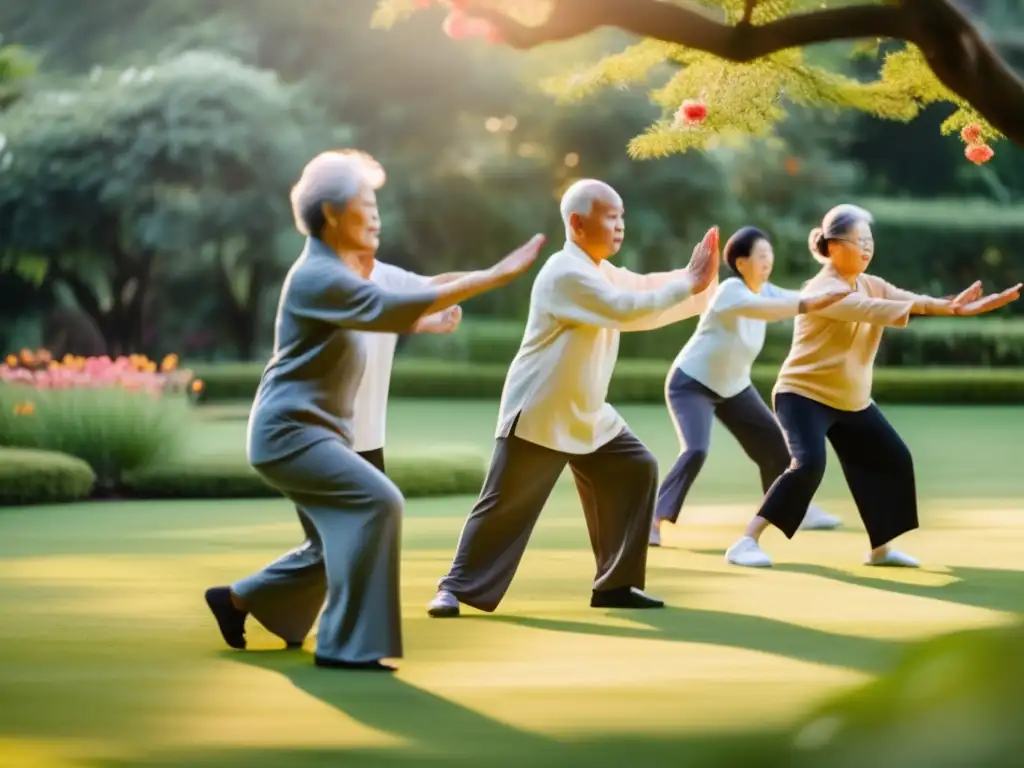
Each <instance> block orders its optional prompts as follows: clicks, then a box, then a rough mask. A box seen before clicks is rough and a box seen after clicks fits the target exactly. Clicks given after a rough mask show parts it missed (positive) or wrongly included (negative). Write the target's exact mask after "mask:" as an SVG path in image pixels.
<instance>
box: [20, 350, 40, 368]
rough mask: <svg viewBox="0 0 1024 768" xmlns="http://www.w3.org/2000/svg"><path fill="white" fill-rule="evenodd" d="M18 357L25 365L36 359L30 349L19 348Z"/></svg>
mask: <svg viewBox="0 0 1024 768" xmlns="http://www.w3.org/2000/svg"><path fill="white" fill-rule="evenodd" d="M19 357H20V358H21V362H22V363H24V364H25V365H32V363H34V362H35V361H36V356H35V355H34V354H32V350H31V349H23V350H21V352H20V354H19Z"/></svg>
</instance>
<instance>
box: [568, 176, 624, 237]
mask: <svg viewBox="0 0 1024 768" xmlns="http://www.w3.org/2000/svg"><path fill="white" fill-rule="evenodd" d="M594 203H602V204H604V205H608V206H612V207H615V208H621V207H622V198H621V197H619V193H618V192H616V191H615V190H614V189H612V187H611V185H610V184H605V183H604V182H603V181H598V180H597V179H580V180H579V181H577V182H575V183H574V184H573V185H572V186H570V187H569V188H568V189H567V190H565V192H564V193H563V194H562V206H561V208H562V223H563V224H565V229H566V232H569V231H571V225H570V222H569V219H570V218H571V217H572V215H573V214H574V213H578V214H579V215H580V216H584V217H586V216H589V215H590V214H591V213H592V212H593V210H594Z"/></svg>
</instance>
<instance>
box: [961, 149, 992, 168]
mask: <svg viewBox="0 0 1024 768" xmlns="http://www.w3.org/2000/svg"><path fill="white" fill-rule="evenodd" d="M964 154H965V155H966V156H967V159H968V160H970V161H971V162H972V163H974V164H975V165H982V164H983V163H987V162H988V161H989V160H991V159H992V158H993V157H994V156H995V154H996V153H995V152H993V151H992V147H990V146H989V145H988V144H971V145H970V146H968V147H967V149H965V150H964Z"/></svg>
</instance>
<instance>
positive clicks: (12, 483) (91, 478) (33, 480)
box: [0, 448, 96, 507]
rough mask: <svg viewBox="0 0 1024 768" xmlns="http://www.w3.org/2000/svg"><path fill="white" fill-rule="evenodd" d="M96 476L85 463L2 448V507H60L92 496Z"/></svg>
mask: <svg viewBox="0 0 1024 768" xmlns="http://www.w3.org/2000/svg"><path fill="white" fill-rule="evenodd" d="M95 482H96V476H95V474H93V471H92V467H90V466H89V465H88V464H87V463H86V462H84V461H82V460H81V459H77V458H75V457H74V456H68V455H67V454H63V453H56V452H53V451H39V450H35V449H32V448H0V506H3V507H11V506H22V505H27V504H60V503H64V502H69V501H80V500H82V499H86V498H88V497H89V494H90V493H92V489H93V485H94V484H95Z"/></svg>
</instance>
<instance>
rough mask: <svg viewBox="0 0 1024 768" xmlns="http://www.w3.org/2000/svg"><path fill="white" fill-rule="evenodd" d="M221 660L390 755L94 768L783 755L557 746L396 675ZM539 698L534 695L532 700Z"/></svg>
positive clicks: (658, 761) (691, 746) (294, 751)
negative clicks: (254, 671) (283, 688)
mask: <svg viewBox="0 0 1024 768" xmlns="http://www.w3.org/2000/svg"><path fill="white" fill-rule="evenodd" d="M222 658H224V659H225V660H229V661H232V662H236V663H240V664H245V665H247V666H251V667H256V668H259V669H263V670H267V671H270V672H276V673H279V674H281V675H283V676H284V677H286V678H287V679H288V680H289V681H291V683H292V684H293V685H295V687H297V688H298V689H300V690H302V691H304V692H305V693H307V694H309V695H310V696H313V697H314V698H316V699H318V700H319V701H321V702H323V703H324V704H327V705H329V706H331V707H334V708H335V709H337V710H338V711H340V712H343V713H344V714H345V715H347V716H349V717H351V718H353V719H355V720H357V721H359V722H360V723H362V724H363V725H366V726H368V727H370V728H373V729H376V730H379V731H381V732H384V733H387V734H389V735H391V736H394V737H397V738H399V739H402V740H404V741H405V742H406V746H404V747H399V748H376V749H373V748H358V749H345V748H337V749H324V748H312V747H311V748H309V749H301V748H288V749H237V748H203V749H197V750H185V751H177V750H176V751H174V752H167V753H164V754H151V755H148V756H145V757H137V758H130V759H123V760H107V761H102V762H98V763H96V765H97V766H101V767H102V768H130V767H134V768H143V767H145V768H171V766H182V765H188V766H189V767H190V768H214V767H216V768H222V767H224V766H235V765H244V766H246V768H272V767H273V768H279V767H281V766H287V768H317V767H318V766H336V765H339V764H343V765H345V766H346V768H351V767H352V766H360V767H362V766H366V767H367V768H370V767H373V768H376V767H377V766H381V767H383V766H406V765H409V766H411V765H416V766H479V765H483V764H485V763H486V764H487V765H497V766H509V767H510V768H511V766H517V767H519V766H523V765H525V764H527V763H533V764H535V765H541V766H551V768H556V767H557V768H562V767H568V768H573V767H575V766H579V767H580V768H584V767H585V766H586V767H587V768H593V767H594V766H609V768H620V766H622V765H624V764H627V763H628V762H635V761H637V760H639V761H641V762H643V763H644V764H647V765H651V766H660V765H671V766H680V767H689V766H693V768H697V766H722V767H723V768H724V766H732V765H739V764H742V765H745V766H752V767H753V768H761V767H762V766H763V767H764V768H770V767H771V766H777V765H780V762H778V761H779V758H780V756H782V755H784V754H785V753H786V750H787V749H788V747H787V744H786V741H785V739H784V738H783V737H782V736H780V735H778V734H740V735H736V734H731V733H730V734H724V735H713V736H701V735H696V736H695V735H692V734H687V735H683V736H678V737H675V736H673V737H667V736H664V735H643V734H633V735H629V736H622V737H615V738H601V739H591V738H587V739H571V740H570V739H565V740H558V739H555V738H552V737H549V736H546V735H542V734H538V733H533V732H529V731H525V730H522V729H520V728H516V727H514V726H511V725H507V724H505V723H501V722H499V721H497V720H494V719H492V718H490V717H487V716H485V715H482V714H480V713H479V712H476V711H474V710H472V709H469V708H467V707H464V706H462V705H459V704H456V703H454V702H452V701H450V700H448V699H446V698H444V697H441V696H438V695H436V694H434V693H431V692H430V691H427V690H424V689H422V688H418V687H416V686H414V685H411V684H410V683H407V682H405V681H403V680H402V679H401V677H399V676H394V675H389V674H380V673H372V672H343V671H336V670H324V669H319V668H317V667H315V666H314V665H313V663H312V658H311V656H310V654H308V653H305V652H301V651H246V652H242V653H238V652H224V653H223V654H222ZM538 695H543V694H542V693H539V694H538Z"/></svg>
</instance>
